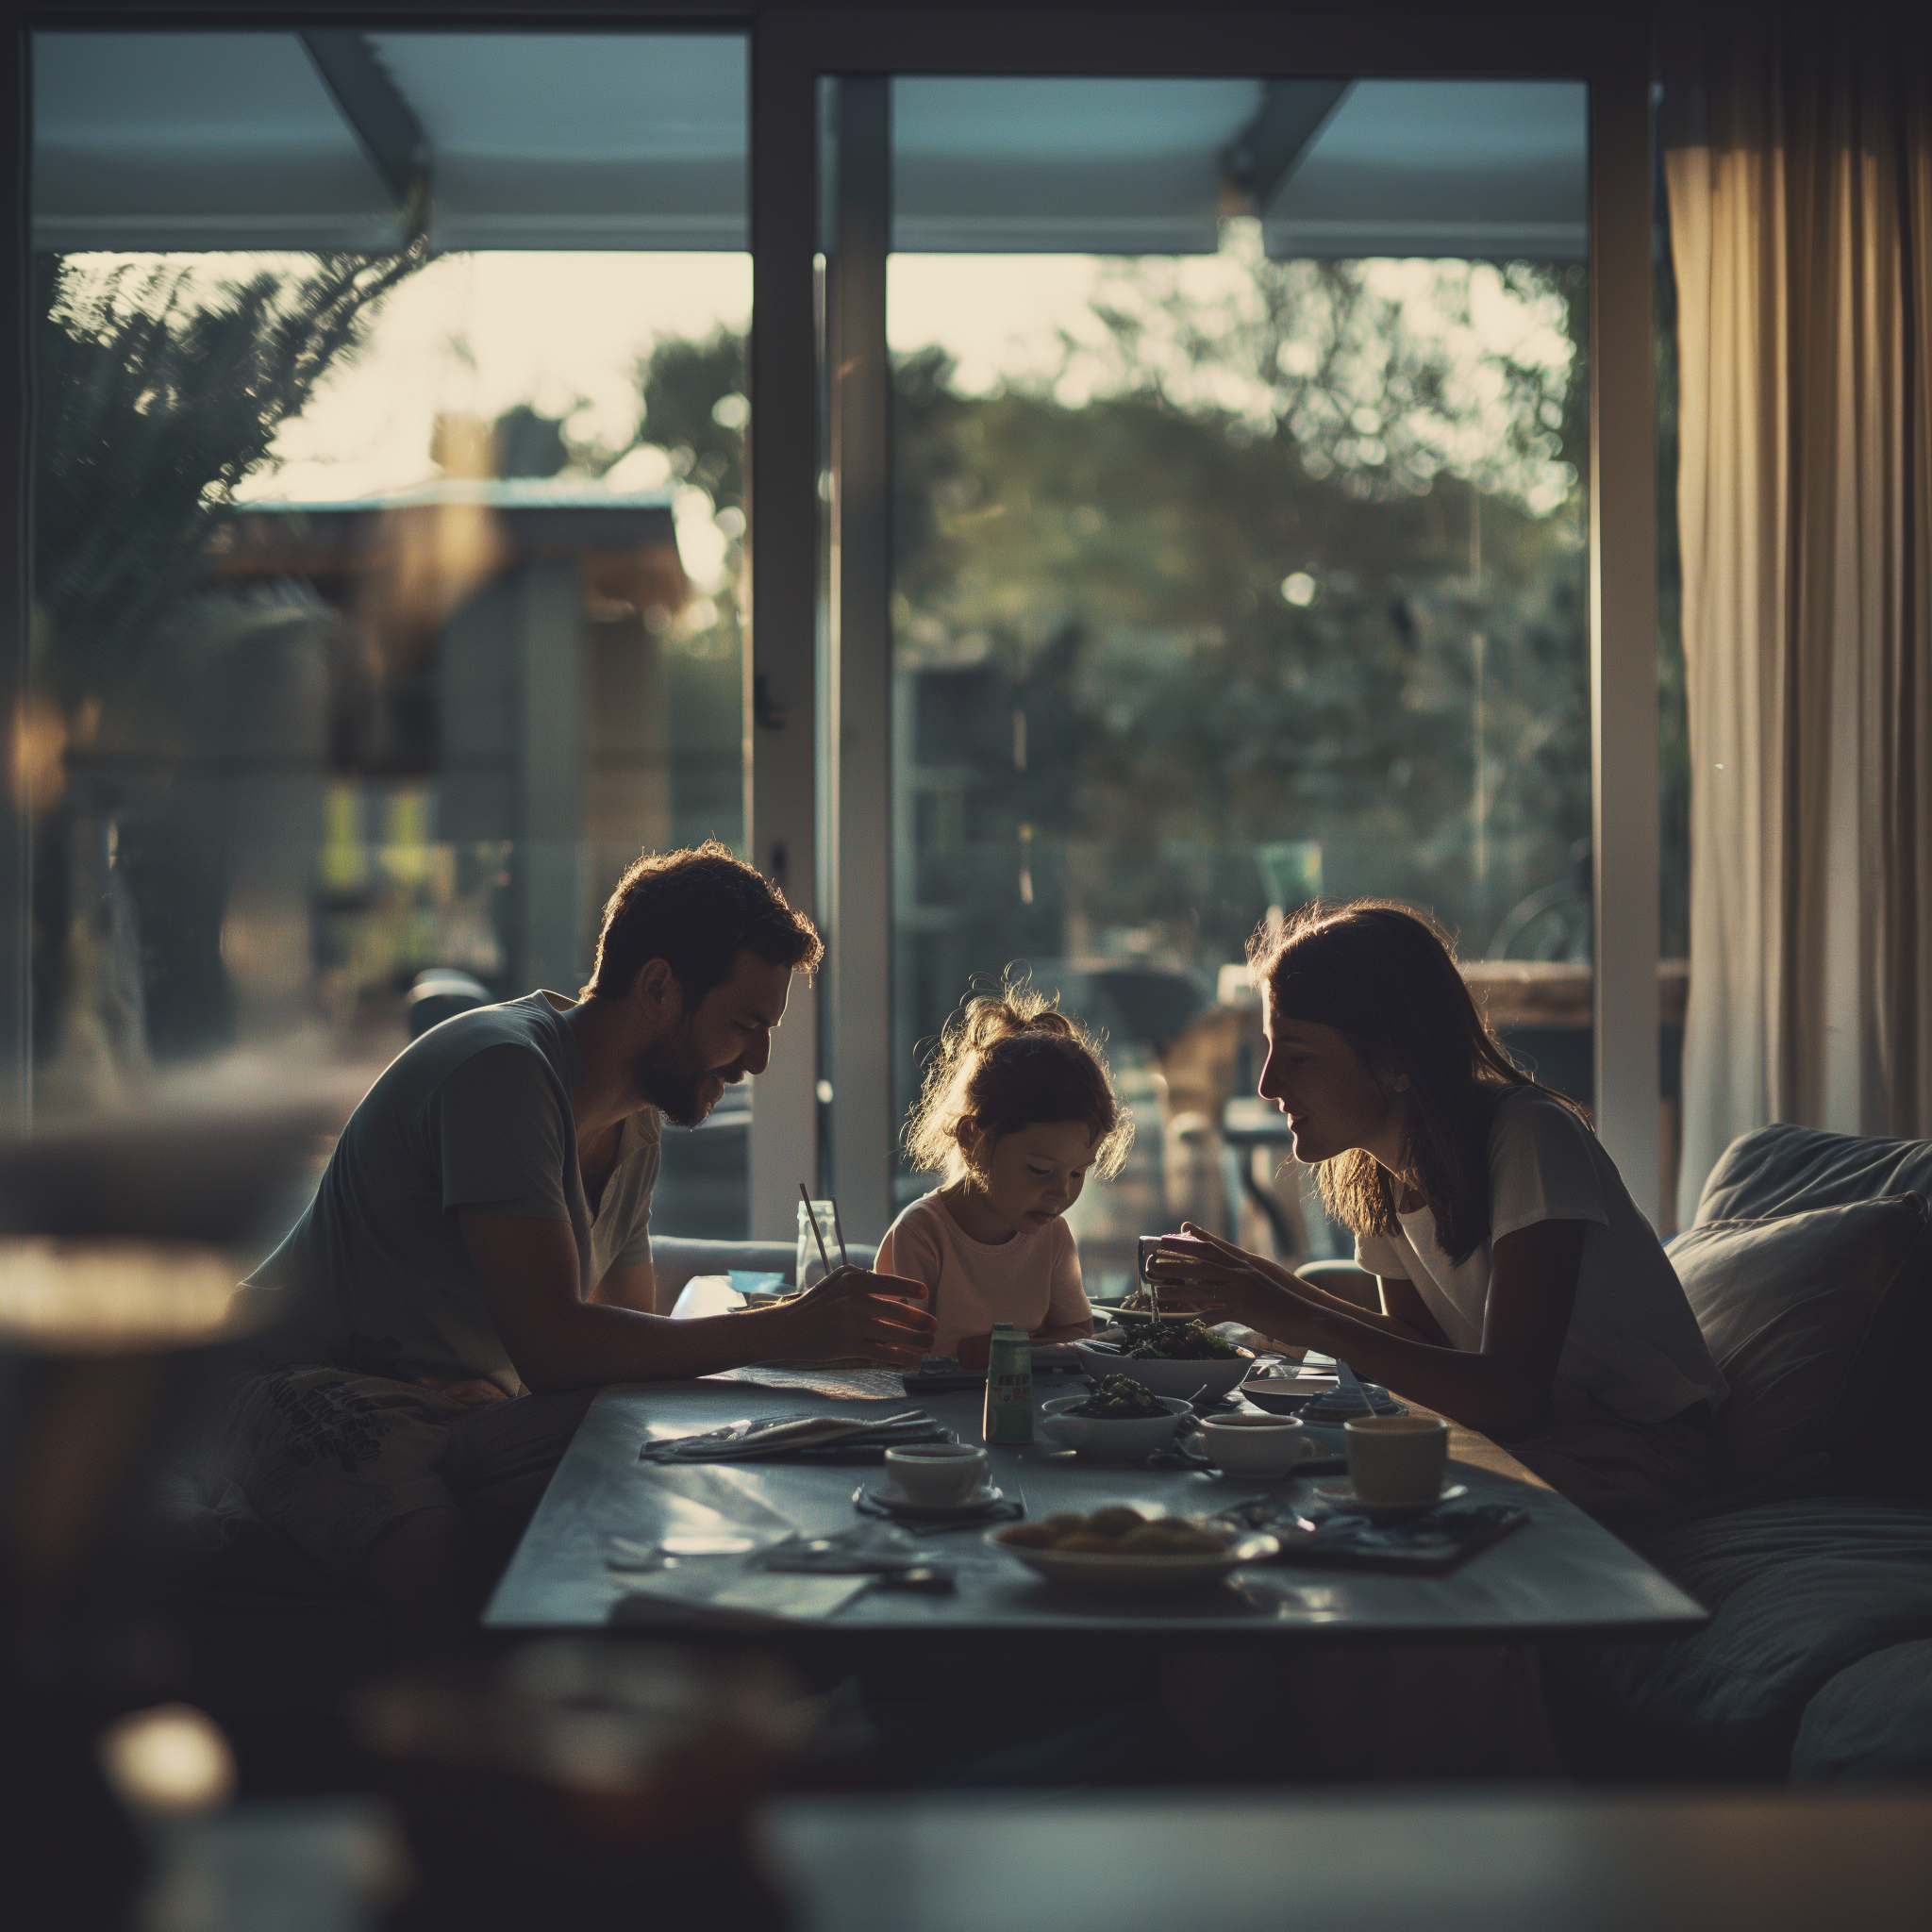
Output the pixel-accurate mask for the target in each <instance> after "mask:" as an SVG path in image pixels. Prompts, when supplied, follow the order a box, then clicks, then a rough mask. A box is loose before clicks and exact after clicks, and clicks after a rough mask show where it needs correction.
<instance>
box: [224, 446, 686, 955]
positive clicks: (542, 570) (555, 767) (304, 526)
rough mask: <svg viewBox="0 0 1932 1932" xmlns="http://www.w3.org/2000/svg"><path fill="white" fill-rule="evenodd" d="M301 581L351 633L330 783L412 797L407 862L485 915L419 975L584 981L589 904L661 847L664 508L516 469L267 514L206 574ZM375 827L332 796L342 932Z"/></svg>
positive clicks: (364, 897)
mask: <svg viewBox="0 0 1932 1932" xmlns="http://www.w3.org/2000/svg"><path fill="white" fill-rule="evenodd" d="M291 579H293V580H295V581H297V582H300V583H304V584H307V585H308V586H310V587H311V588H312V589H313V590H314V591H315V592H316V593H317V595H318V597H319V598H320V599H321V600H322V602H323V603H324V604H325V606H326V607H327V608H329V609H331V610H332V611H334V612H335V613H336V614H337V615H338V616H339V617H340V619H341V622H342V625H344V627H345V633H346V644H347V648H346V649H345V650H343V651H342V652H341V654H340V657H339V661H340V663H341V670H340V671H339V673H338V675H337V679H336V682H337V686H338V689H337V691H336V692H335V694H334V702H333V704H332V706H331V715H332V725H333V730H332V738H333V742H332V743H331V745H330V747H329V758H328V765H329V774H330V776H331V778H332V779H333V780H334V781H336V782H337V783H338V784H341V783H346V782H351V781H354V780H358V779H360V780H364V781H366V782H367V784H368V785H370V786H381V785H383V784H385V783H386V784H388V785H390V786H391V787H392V786H394V785H395V784H397V783H402V784H405V785H407V784H408V783H410V782H411V781H414V783H415V784H416V785H417V786H418V787H420V788H422V789H423V790H424V791H425V820H424V824H423V826H422V835H423V842H424V845H425V858H423V859H421V860H420V861H418V862H419V863H420V864H421V865H423V866H425V867H426V866H428V865H429V864H430V860H429V859H428V858H427V857H426V850H427V848H429V847H435V848H437V849H438V850H439V851H440V852H441V853H442V854H443V855H444V856H443V857H442V858H441V860H440V861H438V862H439V863H440V864H441V866H442V867H443V869H444V870H446V871H447V872H448V873H449V874H450V876H449V878H448V879H447V880H446V881H444V882H442V888H441V890H442V895H443V898H444V903H448V901H449V899H451V898H454V897H458V896H462V891H461V886H460V885H459V883H458V879H457V878H456V876H455V874H456V873H457V872H458V871H460V872H461V873H462V874H465V877H464V880H463V881H462V884H464V885H469V886H470V888H471V891H472V893H473V894H474V893H478V892H481V893H483V894H484V895H485V897H486V899H487V902H488V904H489V908H490V910H489V914H488V916H487V917H485V918H484V919H483V920H482V922H481V924H480V926H479V929H478V931H477V934H476V938H475V941H473V943H472V946H471V950H470V951H469V953H468V955H467V956H463V954H462V953H461V952H460V951H458V952H456V953H455V954H452V956H451V957H447V958H437V959H425V960H423V961H422V962H421V963H423V964H425V965H431V964H449V965H456V966H460V967H464V968H466V969H469V970H472V971H481V972H482V973H484V974H486V975H487V976H488V977H489V979H490V980H491V981H493V982H495V983H497V984H498V985H499V986H500V987H501V988H502V989H503V990H504V991H509V990H511V989H519V990H520V989H524V988H526V987H530V986H540V985H541V986H554V987H561V988H568V987H571V986H574V985H575V980H574V979H573V977H572V975H573V974H575V973H576V972H578V971H579V970H580V968H581V965H582V950H583V944H584V938H583V936H584V934H585V933H586V932H587V931H588V929H589V927H590V925H591V919H592V914H593V911H594V907H593V904H592V901H593V898H594V897H595V895H596V894H598V893H599V892H601V891H607V890H608V887H609V885H610V884H611V883H612V882H613V881H614V880H615V878H616V876H617V874H618V873H619V872H620V871H622V869H623V868H624V866H625V864H627V863H628V862H629V860H630V859H631V858H634V857H635V856H636V854H637V852H638V850H639V848H640V847H641V846H653V847H655V846H659V845H662V844H663V843H664V842H665V841H666V840H667V839H668V838H669V836H670V832H671V808H670V792H669V772H668V752H667V743H666V737H667V732H668V729H669V712H670V707H669V704H668V701H667V696H666V692H665V690H664V674H663V664H662V658H661V646H660V642H659V640H660V639H661V636H662V634H663V632H664V631H665V629H666V628H667V627H668V626H669V625H670V623H671V621H672V620H673V618H674V617H675V615H676V614H677V612H678V611H679V610H680V609H681V608H683V606H684V604H685V601H686V599H687V597H688V595H689V586H688V584H687V582H686V579H685V575H684V572H683V570H682V567H681V566H680V564H679V561H678V556H677V541H676V533H675V527H674V525H673V522H672V517H671V508H670V502H669V498H668V495H666V494H662V493H659V494H657V495H634V494H625V493H622V492H618V491H608V490H604V489H601V488H599V487H598V486H596V485H595V484H594V483H590V482H584V481H575V480H562V481H559V480H557V479H552V478H523V477H509V478H504V479H495V478H483V479H478V480H475V481H472V480H466V479H457V480H454V481H450V482H445V483H441V484H435V485H430V486H426V487H425V488H423V489H420V490H417V491H410V492H408V494H405V495H400V496H396V497H391V498H389V499H386V500H381V501H371V502H349V503H336V504H279V503H277V504H269V505H262V506H258V507H254V508H249V509H247V510H246V511H244V512H243V513H242V514H241V515H239V516H238V517H236V519H235V520H234V522H233V524H232V525H231V526H230V527H229V529H228V530H227V531H225V533H224V541H223V543H222V547H221V549H220V551H219V554H217V555H216V556H214V557H213V558H210V560H209V564H208V573H207V578H206V581H207V582H208V584H209V585H219V586H227V587H231V588H235V589H242V588H245V587H248V586H252V585H258V584H268V583H279V582H286V581H288V580H291ZM316 782H317V784H318V786H319V785H321V784H322V782H323V774H317V778H316ZM369 816H370V815H369V813H368V811H367V810H366V809H363V810H360V811H358V809H357V808H356V806H355V802H354V801H353V800H351V799H349V798H348V797H346V796H343V797H342V798H341V802H340V803H339V804H338V805H337V807H336V808H335V812H334V817H333V818H332V821H331V824H330V826H329V830H328V834H327V835H326V837H325V841H324V846H323V858H322V879H321V881H320V883H321V885H322V888H323V890H324V891H325V895H326V896H327V899H328V901H329V909H330V911H331V913H332V914H333V915H334V916H335V918H336V919H337V920H339V921H341V920H345V919H347V918H349V917H351V916H352V915H353V913H354V911H355V909H356V908H357V906H358V904H366V903H368V901H369V899H370V897H371V896H372V895H374V894H375V892H377V891H379V890H380V885H381V882H380V880H379V878H378V876H377V874H378V873H379V872H380V869H381V863H382V861H381V859H380V858H379V859H378V861H377V863H376V864H375V865H372V864H371V862H370V860H369V858H367V856H366V855H365V854H364V853H363V852H362V850H361V849H360V848H362V847H366V846H377V847H380V846H382V845H383V844H384V842H385V841H383V839H382V838H381V836H380V834H379V831H378V832H376V834H375V836H371V833H372V827H370V825H369V824H368V823H367V820H368V818H369ZM358 820H359V821H361V823H359V824H358ZM392 842H393V841H391V843H392ZM391 863H392V864H395V865H408V863H409V860H408V858H406V857H405V856H404V855H402V854H397V855H396V856H395V858H394V859H393V860H392V861H391ZM499 877H501V878H502V879H503V880H504V881H505V883H504V885H503V886H501V887H497V886H496V885H495V884H494V883H493V882H494V881H495V880H496V879H498V878H499ZM425 882H426V881H425ZM492 942H493V957H492V956H491V946H492ZM443 951H444V952H445V953H450V952H451V949H450V948H449V947H448V946H445V947H444V949H443Z"/></svg>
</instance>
